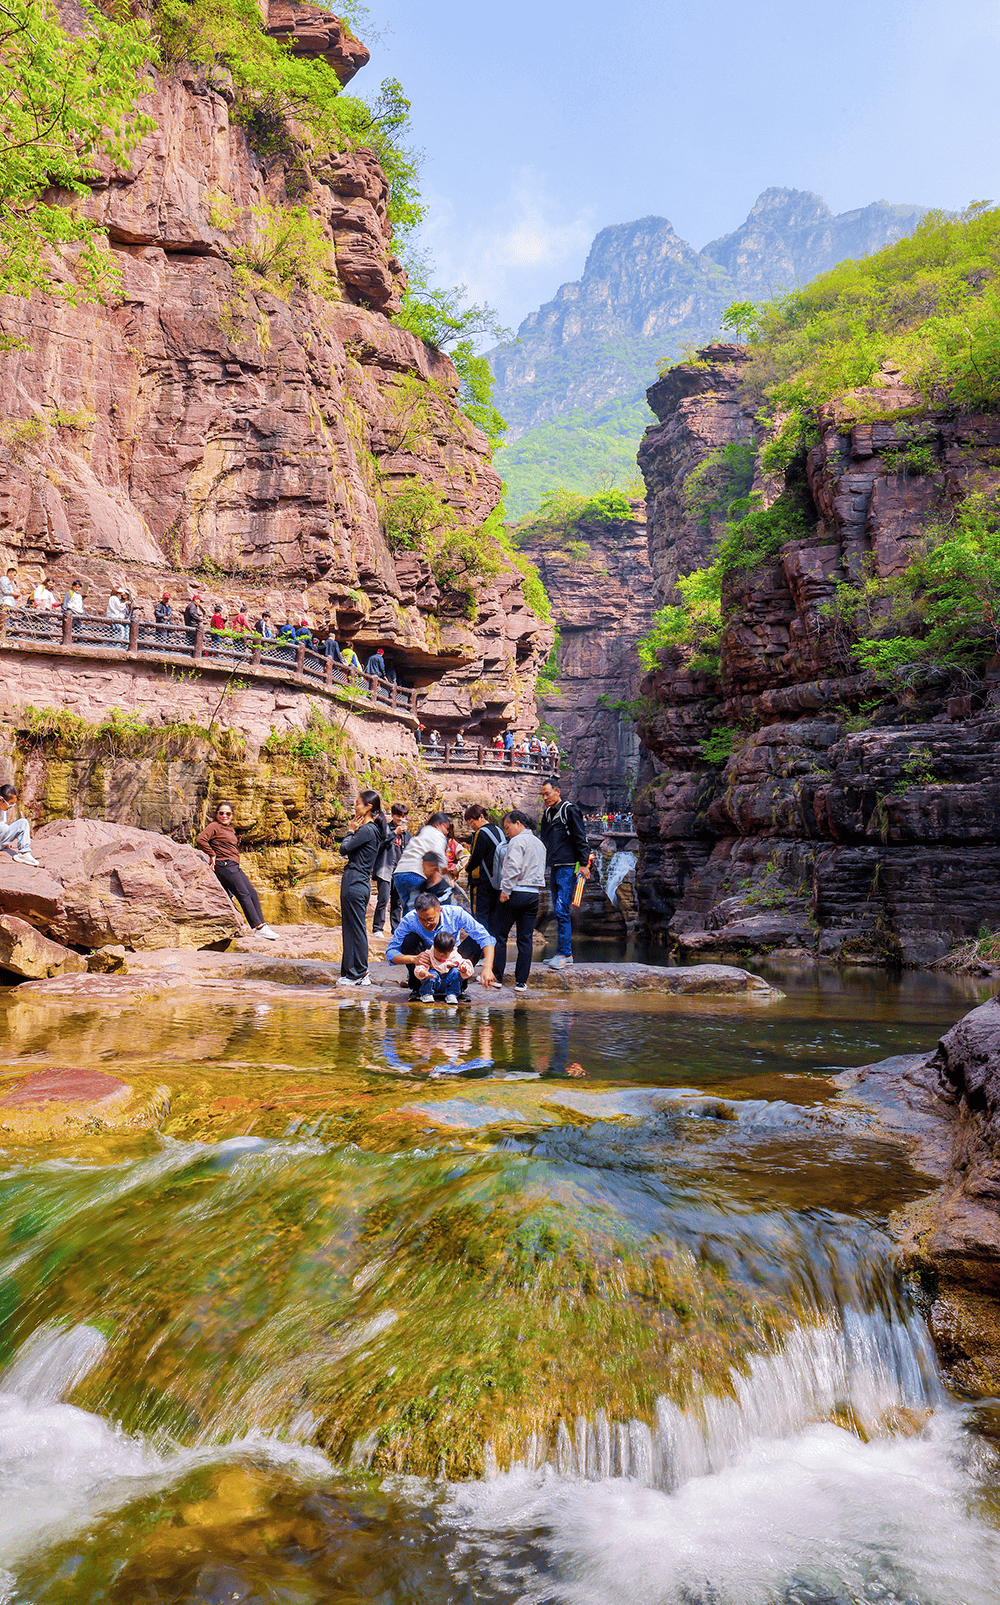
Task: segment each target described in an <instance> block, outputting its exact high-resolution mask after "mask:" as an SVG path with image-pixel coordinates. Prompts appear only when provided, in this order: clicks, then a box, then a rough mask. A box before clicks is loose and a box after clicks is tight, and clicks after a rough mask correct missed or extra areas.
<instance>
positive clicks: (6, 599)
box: [0, 568, 21, 607]
mask: <svg viewBox="0 0 1000 1605" xmlns="http://www.w3.org/2000/svg"><path fill="white" fill-rule="evenodd" d="M20 602H21V587H20V585H19V583H18V578H17V569H16V568H9V569H8V570H7V572H6V574H4V575H0V607H18V606H20Z"/></svg>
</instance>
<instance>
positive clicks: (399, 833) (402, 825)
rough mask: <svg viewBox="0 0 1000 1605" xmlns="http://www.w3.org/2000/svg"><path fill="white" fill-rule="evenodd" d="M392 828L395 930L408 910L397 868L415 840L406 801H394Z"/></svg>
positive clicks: (392, 917)
mask: <svg viewBox="0 0 1000 1605" xmlns="http://www.w3.org/2000/svg"><path fill="white" fill-rule="evenodd" d="M392 830H393V835H394V837H395V845H394V846H393V849H392V851H393V854H394V858H393V865H392V877H393V878H392V890H391V892H390V893H389V929H390V930H391V931H394V930H395V929H396V926H397V925H398V924H399V922H400V920H401V919H402V918H403V915H404V914H405V912H406V910H405V909H404V907H403V904H402V901H401V900H400V896H399V888H398V887H397V885H396V870H397V869H398V867H399V861H400V859H401V858H402V856H403V854H404V853H405V851H406V849H407V848H408V847H409V845H410V842H411V841H412V840H413V837H412V836H411V834H410V810H409V808H408V807H407V806H406V803H393V805H392Z"/></svg>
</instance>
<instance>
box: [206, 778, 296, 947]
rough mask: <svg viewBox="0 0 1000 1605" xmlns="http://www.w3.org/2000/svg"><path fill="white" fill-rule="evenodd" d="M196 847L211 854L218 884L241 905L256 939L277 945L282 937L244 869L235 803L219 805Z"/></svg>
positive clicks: (209, 857)
mask: <svg viewBox="0 0 1000 1605" xmlns="http://www.w3.org/2000/svg"><path fill="white" fill-rule="evenodd" d="M195 846H196V847H200V848H201V850H202V852H203V853H207V854H208V862H209V863H210V864H211V866H212V868H213V869H214V870H215V878H216V880H218V881H221V883H222V885H223V886H224V887H225V888H226V891H227V892H228V893H229V895H230V897H231V898H232V899H233V901H234V902H236V903H239V905H240V908H241V909H242V910H243V912H244V914H245V915H246V918H247V924H248V925H249V926H250V927H251V929H252V930H253V933H254V935H255V936H266V937H267V939H268V941H270V942H276V941H277V939H278V933H277V931H272V929H271V927H270V925H268V924H267V923H266V922H265V919H264V915H263V912H262V910H261V906H260V899H259V897H258V896H257V893H256V891H255V890H254V887H253V886H252V885H251V883H250V881H249V880H248V879H247V877H246V876H245V875H244V873H243V871H242V869H241V868H240V843H239V837H238V836H237V834H236V828H235V826H234V824H233V805H232V803H227V802H223V803H220V804H219V806H218V808H217V809H216V810H215V818H214V819H213V820H212V821H211V823H210V824H208V825H206V826H205V829H204V830H203V831H201V833H200V834H199V835H198V836H197V837H196V838H195Z"/></svg>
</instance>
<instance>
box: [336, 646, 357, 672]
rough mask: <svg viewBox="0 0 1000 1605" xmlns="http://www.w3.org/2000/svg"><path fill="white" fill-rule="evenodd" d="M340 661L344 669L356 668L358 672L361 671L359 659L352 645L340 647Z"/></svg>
mask: <svg viewBox="0 0 1000 1605" xmlns="http://www.w3.org/2000/svg"><path fill="white" fill-rule="evenodd" d="M340 661H341V663H342V664H343V665H344V668H345V669H356V670H357V672H358V674H360V673H361V659H360V658H359V657H358V654H357V653H356V652H355V650H354V648H353V647H352V646H342V647H341V649H340Z"/></svg>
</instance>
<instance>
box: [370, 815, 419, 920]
mask: <svg viewBox="0 0 1000 1605" xmlns="http://www.w3.org/2000/svg"><path fill="white" fill-rule="evenodd" d="M390 814H391V818H390V821H389V834H388V836H387V837H386V839H385V842H384V843H383V845H382V848H381V850H380V852H379V855H378V857H377V859H376V860H375V874H374V880H375V913H374V915H373V916H372V935H373V936H381V935H382V933H383V931H384V930H385V916H386V910H387V909H389V908H390V904H391V903H392V902H393V895H392V877H393V875H394V874H395V873H396V865H397V864H398V863H399V860H400V858H401V856H402V852H403V848H404V847H405V846H406V843H407V842H408V841H409V839H410V833H409V831H408V830H407V828H406V815H407V809H406V804H405V803H393V805H392V808H391V810H390ZM393 914H395V918H393V917H392V916H393ZM398 924H399V913H398V912H396V910H395V909H392V910H391V911H390V919H389V929H390V930H393V931H394V930H395V929H396V926H397V925H398Z"/></svg>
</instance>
